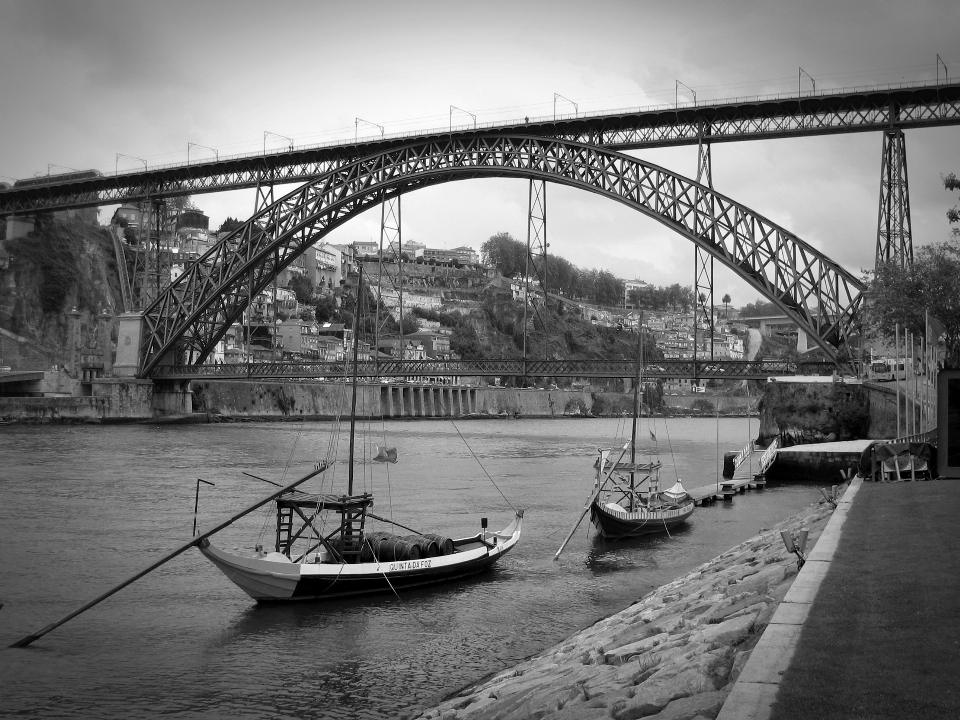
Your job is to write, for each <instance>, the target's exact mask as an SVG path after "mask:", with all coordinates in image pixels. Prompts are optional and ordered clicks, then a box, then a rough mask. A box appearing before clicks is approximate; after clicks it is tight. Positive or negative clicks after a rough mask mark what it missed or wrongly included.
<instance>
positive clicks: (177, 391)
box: [152, 380, 193, 415]
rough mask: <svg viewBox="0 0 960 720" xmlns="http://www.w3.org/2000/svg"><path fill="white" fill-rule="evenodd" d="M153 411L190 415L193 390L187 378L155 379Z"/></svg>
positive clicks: (162, 413)
mask: <svg viewBox="0 0 960 720" xmlns="http://www.w3.org/2000/svg"><path fill="white" fill-rule="evenodd" d="M152 407H153V411H154V413H156V414H160V415H191V414H192V413H193V390H192V389H191V387H190V381H189V380H155V381H154V383H153V403H152Z"/></svg>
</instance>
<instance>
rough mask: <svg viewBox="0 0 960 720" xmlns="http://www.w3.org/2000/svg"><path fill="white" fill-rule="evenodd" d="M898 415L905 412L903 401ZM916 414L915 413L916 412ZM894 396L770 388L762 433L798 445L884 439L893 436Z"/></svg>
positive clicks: (801, 386)
mask: <svg viewBox="0 0 960 720" xmlns="http://www.w3.org/2000/svg"><path fill="white" fill-rule="evenodd" d="M901 409H902V411H903V412H907V408H906V406H905V400H904V399H901ZM915 411H916V412H919V410H918V409H915ZM896 418H897V407H896V393H895V392H894V390H893V389H892V388H890V387H886V386H883V385H878V384H875V383H859V382H856V383H854V382H818V381H810V382H782V381H774V382H768V383H767V384H766V385H765V386H764V391H763V398H762V399H761V401H760V433H759V437H758V438H757V440H759V441H760V442H761V443H764V444H766V443H767V442H769V441H770V440H772V439H773V438H775V437H780V438H781V439H789V440H790V441H792V442H793V443H796V444H805V443H821V442H834V441H838V440H859V439H863V438H873V439H884V438H892V437H895V435H896Z"/></svg>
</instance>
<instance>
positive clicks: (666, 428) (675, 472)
mask: <svg viewBox="0 0 960 720" xmlns="http://www.w3.org/2000/svg"><path fill="white" fill-rule="evenodd" d="M663 429H664V430H666V431H667V446H668V447H669V448H670V464H671V465H673V474H674V475H675V476H676V478H677V482H680V473H678V472H677V461H676V460H675V459H674V457H673V441H672V440H670V426H669V425H667V419H666V418H664V419H663Z"/></svg>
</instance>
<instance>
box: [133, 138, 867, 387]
mask: <svg viewBox="0 0 960 720" xmlns="http://www.w3.org/2000/svg"><path fill="white" fill-rule="evenodd" d="M483 177H512V178H532V179H537V180H544V181H550V182H555V183H560V184H563V185H568V186H570V187H575V188H580V189H583V190H587V191H590V192H594V193H597V194H599V195H602V196H604V197H608V198H610V199H612V200H616V201H619V202H621V203H623V204H625V205H627V206H629V207H632V208H633V209H635V210H637V211H639V212H641V213H643V214H644V215H647V216H649V217H651V218H653V219H655V220H657V221H659V222H661V223H663V224H664V225H666V226H667V227H669V228H671V229H672V230H674V231H675V232H677V233H678V234H680V235H682V236H684V237H686V238H688V239H689V240H691V241H692V242H694V243H696V244H697V245H698V246H699V247H701V248H702V249H704V250H705V251H707V252H709V253H710V254H712V255H713V256H714V257H716V258H717V259H718V260H719V261H720V262H722V263H724V264H725V265H727V266H728V267H730V268H731V269H733V270H734V271H735V272H736V273H737V274H738V275H739V276H740V277H742V278H743V279H744V280H745V281H746V282H747V283H749V284H750V285H751V286H752V287H754V288H756V289H757V290H758V291H759V292H760V293H762V294H763V295H765V296H766V297H768V298H770V299H771V300H772V301H773V302H775V303H776V304H777V305H778V306H779V307H780V308H781V309H782V310H783V311H784V312H785V313H786V314H787V315H788V316H790V317H791V318H792V319H793V320H795V321H796V322H797V324H798V326H799V327H800V328H802V329H803V330H804V331H806V332H807V333H808V334H809V335H810V336H811V337H812V338H813V339H814V340H815V341H816V342H817V343H818V344H819V345H820V346H821V347H823V348H824V350H825V351H826V352H827V354H828V356H829V357H831V358H832V359H836V358H837V351H838V349H839V347H840V346H842V345H843V344H844V343H845V342H846V341H847V340H848V339H849V338H850V336H851V335H852V334H854V333H855V328H854V323H855V321H856V317H857V312H858V309H859V307H860V304H861V302H862V292H863V286H862V284H861V283H860V281H859V280H857V278H855V277H854V276H853V275H852V274H850V273H849V272H847V271H846V270H844V269H843V268H841V267H840V266H839V265H837V264H836V263H834V262H833V261H831V260H830V259H829V258H828V257H826V256H825V255H824V254H823V253H821V252H819V251H818V250H816V249H814V248H813V247H811V246H810V245H808V244H806V243H804V242H803V241H802V240H800V239H799V238H797V237H796V236H795V235H793V234H792V233H790V232H788V231H787V230H785V229H784V228H781V227H779V226H778V225H776V224H775V223H773V222H771V221H770V220H768V219H766V218H764V217H763V216H761V215H759V214H758V213H755V212H753V211H752V210H750V209H749V208H747V207H745V206H743V205H741V204H739V203H737V202H735V201H734V200H731V199H730V198H727V197H724V196H723V195H720V194H719V193H716V192H714V191H712V190H710V189H709V188H707V187H705V186H703V185H698V184H697V183H695V182H694V181H692V180H690V179H688V178H685V177H683V176H681V175H678V174H676V173H673V172H670V171H669V170H666V169H664V168H661V167H659V166H657V165H653V164H650V163H646V162H644V161H642V160H638V159H636V158H633V157H630V156H627V155H624V154H621V153H617V152H613V151H610V150H605V149H603V148H600V147H596V146H592V145H586V144H582V143H578V142H572V141H563V140H557V139H552V138H544V137H536V136H522V135H515V134H510V133H504V134H501V135H495V136H484V137H456V136H452V137H448V138H445V139H444V138H431V139H425V140H422V141H419V142H411V143H410V144H407V145H404V146H401V147H394V148H389V149H384V150H382V151H381V152H377V153H374V154H372V155H369V156H367V157H365V158H361V159H359V160H354V161H344V162H343V164H342V165H340V166H338V167H334V168H333V169H331V170H329V171H328V172H326V173H324V174H323V175H322V176H320V177H318V178H316V179H315V180H313V181H311V182H309V183H307V184H305V185H303V186H302V187H300V188H298V189H297V190H295V191H293V192H291V193H289V194H287V195H286V196H284V197H283V198H281V199H279V200H277V201H276V202H274V203H272V204H271V205H268V206H267V207H265V208H264V209H262V210H261V211H260V212H259V213H257V214H256V215H254V216H253V217H252V218H250V219H249V220H248V221H247V222H246V223H245V224H244V225H243V226H242V227H241V228H238V229H237V230H236V231H235V232H234V233H231V234H230V235H229V236H228V237H226V238H224V239H223V240H221V241H220V242H219V243H218V244H217V245H215V246H214V247H213V248H211V249H210V250H209V251H208V252H207V253H206V254H204V255H203V256H202V257H201V258H200V259H199V260H198V261H196V262H195V263H193V265H191V266H190V268H189V269H188V270H187V271H186V272H185V273H184V274H183V275H181V276H180V277H179V278H177V280H176V281H175V282H174V283H172V284H171V285H170V286H169V287H168V288H167V289H166V290H165V291H164V292H163V293H162V294H161V295H160V296H159V297H158V298H157V299H156V300H155V301H154V302H153V303H152V304H151V305H150V306H149V307H148V308H147V309H146V311H145V312H144V316H143V328H142V340H141V353H140V358H141V360H140V373H139V374H140V375H141V376H150V375H151V374H152V373H154V371H155V369H156V368H157V367H158V366H160V365H170V364H175V365H180V364H185V363H186V362H193V363H196V364H199V363H202V362H203V360H204V359H205V358H206V357H207V356H208V355H209V354H210V353H211V352H212V350H213V348H214V346H215V345H216V343H217V342H218V341H219V340H220V339H221V338H222V337H223V336H224V334H225V333H226V332H227V329H228V328H229V327H230V325H231V324H232V323H234V322H235V321H236V320H238V319H239V318H240V317H241V314H242V312H243V309H244V308H245V307H246V305H247V304H248V301H249V297H251V296H256V294H257V293H259V292H260V291H261V290H262V289H264V288H265V287H267V286H268V285H269V284H270V282H271V281H272V280H273V278H274V277H276V275H277V274H278V273H279V272H280V271H281V270H283V268H285V267H286V266H287V265H289V264H290V263H291V262H293V260H294V259H295V258H296V257H297V256H298V255H300V254H301V253H302V252H304V251H305V250H306V248H307V247H309V246H310V245H312V244H314V243H316V242H317V241H319V240H320V239H321V238H323V237H324V236H325V235H326V234H327V233H329V232H330V231H331V230H332V229H334V228H336V227H338V226H340V225H342V224H343V223H345V222H347V221H348V220H349V219H350V218H352V217H354V216H356V215H358V214H359V213H362V212H363V211H365V210H367V209H368V208H370V207H372V206H374V205H376V204H379V203H380V202H382V201H383V200H385V199H389V198H392V197H396V196H398V195H401V194H403V193H407V192H411V191H414V190H418V189H420V188H425V187H429V186H432V185H437V184H440V183H446V182H451V181H454V180H466V179H474V178H483Z"/></svg>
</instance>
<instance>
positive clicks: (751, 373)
mask: <svg viewBox="0 0 960 720" xmlns="http://www.w3.org/2000/svg"><path fill="white" fill-rule="evenodd" d="M835 367H836V366H835V365H833V364H832V363H827V362H824V363H801V364H797V363H791V362H788V361H785V360H711V361H692V360H660V361H658V362H656V363H649V364H646V365H644V366H643V368H642V375H643V378H644V379H647V380H655V379H660V380H666V379H670V378H691V379H728V380H735V379H764V378H767V377H771V376H777V375H795V374H797V373H802V374H808V375H814V374H816V375H829V374H832V373H833V371H834V369H835ZM353 370H354V368H353V363H352V362H350V361H340V362H323V361H316V362H309V361H307V362H304V361H282V362H261V363H251V364H241V363H229V364H203V365H165V366H159V367H157V368H156V369H155V370H154V371H153V372H152V373H151V377H154V378H158V379H162V378H165V377H166V378H184V379H189V378H192V377H197V378H200V377H205V378H244V377H249V378H280V379H282V378H343V377H348V376H350V375H352V374H353ZM356 370H357V375H358V376H360V377H363V378H411V377H412V378H420V377H422V378H429V377H477V376H482V377H529V378H536V377H544V378H547V377H568V378H569V377H575V378H576V377H605V378H633V377H636V375H637V364H636V363H635V362H633V361H629V360H526V361H524V360H522V359H512V360H510V359H507V360H379V361H376V362H374V361H364V362H360V363H358V364H357V368H356Z"/></svg>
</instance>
